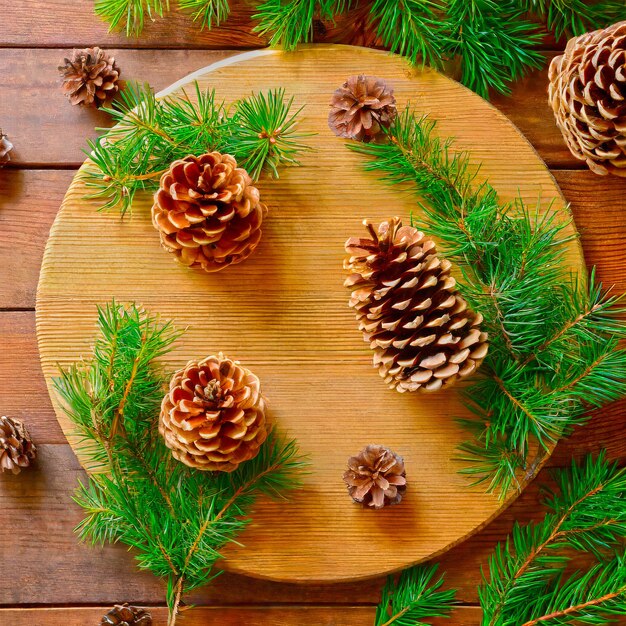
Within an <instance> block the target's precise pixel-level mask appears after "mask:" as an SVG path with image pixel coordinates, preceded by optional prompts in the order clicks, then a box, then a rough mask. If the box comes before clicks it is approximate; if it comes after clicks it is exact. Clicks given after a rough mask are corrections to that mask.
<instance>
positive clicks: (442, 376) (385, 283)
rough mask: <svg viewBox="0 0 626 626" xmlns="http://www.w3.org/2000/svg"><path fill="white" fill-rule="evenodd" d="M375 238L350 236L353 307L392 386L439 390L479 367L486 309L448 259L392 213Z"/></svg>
mask: <svg viewBox="0 0 626 626" xmlns="http://www.w3.org/2000/svg"><path fill="white" fill-rule="evenodd" d="M364 224H365V226H366V227H367V228H368V230H369V233H370V238H366V239H361V238H356V237H353V238H350V239H348V241H347V242H346V251H347V252H348V253H349V254H350V257H349V258H348V259H346V261H345V262H344V266H345V269H347V270H348V271H349V272H350V276H349V277H348V278H347V279H346V281H345V285H346V287H349V288H350V289H352V290H353V291H352V296H351V298H350V306H351V307H354V309H355V310H356V315H357V320H358V322H359V328H360V329H361V330H362V331H363V336H364V338H365V341H367V342H369V343H370V347H371V348H372V349H373V350H374V366H375V367H377V368H378V371H379V373H380V375H381V376H382V377H383V378H384V379H385V382H386V383H387V384H388V385H389V387H390V388H392V389H393V388H395V389H397V390H398V391H400V392H404V391H417V390H419V391H437V390H438V389H441V387H443V386H444V385H450V384H451V383H452V382H454V381H455V380H456V379H457V378H460V377H464V376H468V375H469V374H471V373H472V372H474V371H475V370H476V369H477V368H478V366H479V365H480V363H481V361H482V360H483V358H484V357H485V355H486V354H487V348H488V346H487V334H486V333H483V332H481V330H480V324H481V322H482V316H481V315H480V314H474V313H472V312H471V311H469V310H468V308H467V302H466V301H465V300H464V299H463V298H462V297H461V296H460V295H459V294H458V293H457V292H456V290H455V285H456V281H455V279H454V278H453V277H452V276H451V275H450V267H451V265H450V262H449V261H447V260H445V259H440V258H439V257H438V256H437V250H436V248H435V243H434V242H433V241H432V240H431V239H429V238H428V237H426V236H425V235H424V233H422V232H420V231H418V230H416V229H415V228H412V227H410V226H402V222H401V221H400V220H399V219H398V218H397V217H394V218H393V219H391V220H389V221H387V222H382V224H380V226H379V227H378V232H376V230H375V229H374V227H373V226H372V225H371V224H370V223H369V222H367V221H365V222H364Z"/></svg>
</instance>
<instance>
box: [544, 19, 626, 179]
mask: <svg viewBox="0 0 626 626" xmlns="http://www.w3.org/2000/svg"><path fill="white" fill-rule="evenodd" d="M548 93H549V98H550V104H551V105H552V109H553V110H554V115H555V118H556V123H557V126H558V127H559V128H560V130H561V133H562V134H563V137H564V139H565V141H566V142H567V145H568V147H569V149H570V150H571V152H572V154H573V155H574V156H575V157H577V158H578V159H581V160H584V161H586V162H587V165H588V166H589V168H590V169H591V170H592V171H594V172H595V173H596V174H601V175H606V174H616V175H617V176H623V177H626V21H624V22H619V23H618V24H615V25H613V26H610V27H609V28H606V29H604V30H596V31H594V32H591V33H586V34H584V35H581V36H580V37H574V38H573V39H570V41H569V42H568V44H567V47H566V49H565V53H564V54H562V55H561V56H557V57H555V58H554V59H553V60H552V63H551V64H550V86H549V89H548Z"/></svg>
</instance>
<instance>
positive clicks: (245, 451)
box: [159, 354, 267, 472]
mask: <svg viewBox="0 0 626 626" xmlns="http://www.w3.org/2000/svg"><path fill="white" fill-rule="evenodd" d="M159 432H160V433H161V435H162V436H163V438H164V439H165V443H166V445H167V447H168V448H171V450H172V454H173V455H174V457H175V458H177V459H178V460H179V461H182V462H183V463H185V465H189V466H190V467H195V468H197V469H201V470H211V471H220V472H232V471H233V470H235V469H237V466H238V465H239V464H240V463H243V462H244V461H249V460H250V459H252V458H254V457H255V456H256V455H257V453H258V451H259V448H260V446H261V444H262V443H263V442H264V441H265V439H266V438H267V429H266V421H265V401H264V399H263V396H262V395H261V389H260V382H259V379H258V378H257V377H256V376H255V375H254V374H253V373H252V372H251V371H250V370H249V369H246V368H245V367H243V366H242V365H240V364H239V362H238V361H232V360H231V359H228V358H226V357H225V356H224V355H223V354H219V355H218V356H210V357H207V358H206V359H204V360H203V361H200V362H199V363H198V362H195V361H190V362H189V363H187V365H186V366H185V367H184V368H183V369H181V370H179V371H178V372H176V373H175V374H174V376H173V377H172V380H171V382H170V390H169V393H168V394H167V395H166V396H165V397H164V398H163V403H162V404H161V418H160V421H159Z"/></svg>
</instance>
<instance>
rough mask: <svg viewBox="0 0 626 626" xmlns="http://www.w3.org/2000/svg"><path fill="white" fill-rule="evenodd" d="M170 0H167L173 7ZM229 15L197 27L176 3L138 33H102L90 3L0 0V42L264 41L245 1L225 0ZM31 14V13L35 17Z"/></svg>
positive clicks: (143, 44) (156, 44)
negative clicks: (214, 24)
mask: <svg viewBox="0 0 626 626" xmlns="http://www.w3.org/2000/svg"><path fill="white" fill-rule="evenodd" d="M175 4H176V3H175V2H173V3H172V6H173V7H174V5H175ZM230 4H231V8H232V14H231V16H230V19H229V20H228V21H227V22H226V23H224V24H223V25H222V26H221V27H220V28H215V29H213V30H211V31H207V30H201V29H200V27H199V25H197V24H194V23H193V22H192V20H191V19H190V17H189V15H188V14H184V13H183V12H181V11H179V10H178V9H177V8H174V9H173V11H172V12H171V13H170V14H169V15H168V16H167V17H166V18H165V19H160V18H156V19H155V21H154V22H150V20H146V27H145V29H144V31H143V33H142V35H141V36H140V37H139V38H136V37H130V38H127V37H126V35H125V34H124V33H123V32H108V30H109V26H108V24H106V23H105V22H103V21H102V20H101V19H100V18H99V17H97V16H96V15H95V14H94V2H93V0H88V1H86V2H76V3H68V2H66V0H46V2H42V1H41V0H21V1H20V2H10V1H9V0H4V1H3V2H2V25H3V31H2V33H1V34H0V38H1V39H0V45H4V46H21V47H27V46H37V47H52V46H55V47H72V46H74V47H84V46H93V45H100V46H109V47H112V46H117V47H127V48H222V49H224V48H244V47H248V48H253V47H258V46H262V45H264V44H265V40H264V39H261V38H259V37H258V36H257V35H255V34H253V33H252V26H253V25H252V20H251V17H252V15H253V13H254V7H253V6H251V5H250V3H248V2H246V0H231V2H230ZM33 16H37V20H36V22H34V20H33Z"/></svg>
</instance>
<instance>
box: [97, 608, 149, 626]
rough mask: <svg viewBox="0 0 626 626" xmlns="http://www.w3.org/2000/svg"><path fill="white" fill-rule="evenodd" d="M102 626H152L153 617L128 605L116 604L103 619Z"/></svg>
mask: <svg viewBox="0 0 626 626" xmlns="http://www.w3.org/2000/svg"><path fill="white" fill-rule="evenodd" d="M100 626H152V616H151V615H150V613H148V612H147V611H144V610H143V609H139V608H137V607H135V606H128V603H124V604H116V605H115V606H114V607H113V608H112V609H111V610H110V611H109V612H108V613H107V614H106V615H104V616H103V617H102V620H101V621H100Z"/></svg>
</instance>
